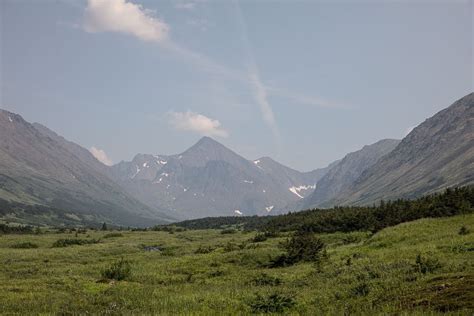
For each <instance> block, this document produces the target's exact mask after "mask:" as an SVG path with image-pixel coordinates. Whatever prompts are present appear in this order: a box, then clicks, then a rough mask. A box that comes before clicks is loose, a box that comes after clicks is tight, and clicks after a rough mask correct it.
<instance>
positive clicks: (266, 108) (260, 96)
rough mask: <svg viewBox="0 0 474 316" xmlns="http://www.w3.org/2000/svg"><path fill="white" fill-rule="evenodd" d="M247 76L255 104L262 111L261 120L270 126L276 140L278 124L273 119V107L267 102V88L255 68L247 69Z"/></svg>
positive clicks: (277, 137)
mask: <svg viewBox="0 0 474 316" xmlns="http://www.w3.org/2000/svg"><path fill="white" fill-rule="evenodd" d="M249 78H250V83H251V85H252V88H253V90H254V95H255V100H256V101H257V104H258V105H259V107H260V111H261V112H262V117H263V121H264V122H265V123H266V124H267V125H268V126H269V127H270V129H271V130H272V132H273V134H274V136H275V138H276V139H277V140H278V139H279V132H278V126H277V123H276V121H275V115H274V114H273V109H272V107H271V105H270V103H269V102H268V96H267V89H266V87H265V86H264V85H263V83H262V81H261V80H260V77H259V75H258V71H257V70H256V69H253V70H250V71H249Z"/></svg>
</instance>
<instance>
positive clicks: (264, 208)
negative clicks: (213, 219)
mask: <svg viewBox="0 0 474 316" xmlns="http://www.w3.org/2000/svg"><path fill="white" fill-rule="evenodd" d="M112 169H113V171H114V175H115V177H116V179H117V181H118V182H119V183H120V184H121V185H122V186H123V187H124V188H127V190H128V191H129V192H131V193H132V194H133V195H134V196H135V197H136V198H138V199H140V200H141V201H144V202H145V203H146V204H148V205H150V206H152V207H159V208H165V209H169V210H171V212H172V214H173V215H175V216H177V217H178V218H197V217H203V216H222V215H227V216H230V215H242V214H245V215H266V214H267V213H269V212H271V211H274V210H276V209H278V208H282V207H284V206H286V205H287V204H288V203H290V202H293V201H297V200H300V199H302V198H304V197H305V196H307V195H308V194H309V193H311V192H312V190H313V189H314V187H315V184H316V182H317V181H318V180H319V178H320V177H321V176H322V175H324V173H325V172H326V170H327V169H318V170H314V171H312V172H306V173H303V172H299V171H296V170H293V169H291V168H288V167H285V166H283V165H281V164H279V163H278V162H276V161H274V160H272V159H271V158H268V157H263V158H260V159H257V160H255V161H250V160H247V159H245V158H243V157H242V156H240V155H238V154H236V153H235V152H233V151H232V150H230V149H228V148H226V147H225V146H223V145H222V144H220V143H218V142H217V141H215V140H213V139H212V138H209V137H203V138H202V139H201V140H199V141H198V142H197V143H196V144H195V145H194V146H192V147H191V148H189V149H188V150H186V151H184V152H183V153H181V154H177V155H172V156H165V155H143V154H139V155H137V156H135V158H134V159H133V160H132V161H131V162H121V163H119V164H117V165H115V166H113V167H112Z"/></svg>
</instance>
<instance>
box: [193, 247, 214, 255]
mask: <svg viewBox="0 0 474 316" xmlns="http://www.w3.org/2000/svg"><path fill="white" fill-rule="evenodd" d="M213 251H214V248H212V247H211V246H199V248H198V249H196V251H195V252H194V253H195V254H206V253H211V252H213Z"/></svg>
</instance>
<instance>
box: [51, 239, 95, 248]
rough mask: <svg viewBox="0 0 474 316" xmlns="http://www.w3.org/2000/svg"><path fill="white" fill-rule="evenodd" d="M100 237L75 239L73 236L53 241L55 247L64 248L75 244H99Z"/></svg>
mask: <svg viewBox="0 0 474 316" xmlns="http://www.w3.org/2000/svg"><path fill="white" fill-rule="evenodd" d="M99 242H100V240H99V239H73V238H65V239H58V240H56V241H55V242H54V243H53V248H62V247H69V246H74V245H90V244H97V243H99Z"/></svg>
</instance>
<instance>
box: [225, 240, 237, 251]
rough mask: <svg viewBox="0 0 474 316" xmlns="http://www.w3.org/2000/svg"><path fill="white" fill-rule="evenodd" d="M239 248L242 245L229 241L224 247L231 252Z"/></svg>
mask: <svg viewBox="0 0 474 316" xmlns="http://www.w3.org/2000/svg"><path fill="white" fill-rule="evenodd" d="M239 248H240V247H239V246H238V245H237V244H236V243H233V242H230V241H229V242H228V243H227V244H225V246H224V248H223V249H224V252H231V251H235V250H238V249H239Z"/></svg>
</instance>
